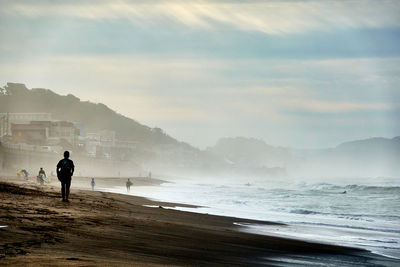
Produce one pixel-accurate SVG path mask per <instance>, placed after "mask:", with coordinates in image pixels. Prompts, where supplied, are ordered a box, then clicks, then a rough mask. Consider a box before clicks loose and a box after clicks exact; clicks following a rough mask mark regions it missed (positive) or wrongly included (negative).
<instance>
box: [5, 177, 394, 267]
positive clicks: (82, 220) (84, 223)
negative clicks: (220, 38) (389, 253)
mask: <svg viewBox="0 0 400 267" xmlns="http://www.w3.org/2000/svg"><path fill="white" fill-rule="evenodd" d="M82 179H84V178H82ZM78 180H79V178H78V179H76V182H78ZM139 180H140V179H139ZM139 180H137V181H136V180H133V182H134V183H136V185H139V184H140V181H139ZM10 181H12V183H10ZM87 181H90V180H87ZM87 181H86V180H85V181H84V182H87ZM99 181H100V180H99ZM73 183H74V180H73ZM157 183H158V182H155V184H157ZM55 185H56V184H55ZM73 186H74V185H73ZM73 186H72V194H71V197H70V200H71V202H70V203H64V202H61V199H60V193H59V188H58V186H57V187H55V186H53V185H47V186H45V187H38V186H36V185H34V183H32V182H26V181H24V180H23V179H22V178H15V177H2V178H0V226H1V225H7V226H8V227H7V228H0V265H18V266H21V265H22V266H38V265H39V266H40V265H45V266H49V265H50V266H51V265H53V266H54V265H57V266H59V265H68V266H70V265H72V266H121V265H122V266H132V265H141V266H147V265H151V266H153V265H185V266H187V265H202V266H210V265H225V266H232V265H251V266H256V265H277V266H298V265H299V264H303V265H309V264H314V263H316V264H321V263H322V264H332V265H333V266H357V265H359V266H376V265H384V266H395V265H396V262H395V261H393V260H390V259H387V258H384V257H380V256H377V255H374V254H371V253H368V252H366V251H362V250H358V249H351V248H345V247H338V246H331V245H323V244H316V243H309V242H303V241H299V240H291V239H285V238H278V237H269V236H263V235H255V234H249V233H243V232H239V231H237V228H236V226H234V225H233V223H234V222H248V223H251V222H256V221H251V220H245V219H238V218H231V217H222V216H211V215H207V214H197V213H191V212H183V211H177V210H173V209H168V207H174V206H185V205H179V204H172V203H164V202H154V201H150V200H148V199H145V198H141V197H134V196H128V195H120V194H113V193H102V192H96V191H94V192H92V191H86V190H77V189H74V187H73ZM142 205H157V206H162V208H150V207H144V206H142ZM256 223H266V224H274V223H270V222H256ZM397 263H398V262H397Z"/></svg>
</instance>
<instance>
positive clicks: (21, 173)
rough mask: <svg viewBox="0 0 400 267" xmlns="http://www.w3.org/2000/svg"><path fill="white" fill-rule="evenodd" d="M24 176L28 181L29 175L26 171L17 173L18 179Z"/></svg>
mask: <svg viewBox="0 0 400 267" xmlns="http://www.w3.org/2000/svg"><path fill="white" fill-rule="evenodd" d="M22 175H23V176H24V178H25V180H28V176H29V173H28V172H27V171H26V170H25V169H22V170H20V171H18V172H17V176H18V177H21V176H22Z"/></svg>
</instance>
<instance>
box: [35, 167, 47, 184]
mask: <svg viewBox="0 0 400 267" xmlns="http://www.w3.org/2000/svg"><path fill="white" fill-rule="evenodd" d="M45 177H46V172H45V171H44V170H43V168H42V167H41V168H40V170H39V174H38V176H37V179H36V181H37V183H38V184H40V185H43V183H44V178H45Z"/></svg>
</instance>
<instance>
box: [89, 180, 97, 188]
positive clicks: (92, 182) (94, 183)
mask: <svg viewBox="0 0 400 267" xmlns="http://www.w3.org/2000/svg"><path fill="white" fill-rule="evenodd" d="M90 185H91V186H92V191H94V186H95V185H96V182H95V181H94V178H92V181H91V182H90Z"/></svg>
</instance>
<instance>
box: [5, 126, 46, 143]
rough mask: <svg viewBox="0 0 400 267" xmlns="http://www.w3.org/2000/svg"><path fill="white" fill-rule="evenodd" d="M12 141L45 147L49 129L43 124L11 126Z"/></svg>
mask: <svg viewBox="0 0 400 267" xmlns="http://www.w3.org/2000/svg"><path fill="white" fill-rule="evenodd" d="M11 133H12V141H13V142H14V143H25V144H31V145H45V144H46V141H47V137H48V136H49V128H47V127H46V126H44V125H41V124H14V123H13V124H11Z"/></svg>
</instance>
